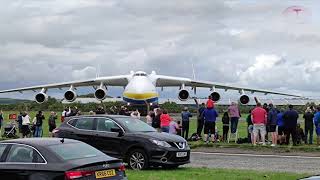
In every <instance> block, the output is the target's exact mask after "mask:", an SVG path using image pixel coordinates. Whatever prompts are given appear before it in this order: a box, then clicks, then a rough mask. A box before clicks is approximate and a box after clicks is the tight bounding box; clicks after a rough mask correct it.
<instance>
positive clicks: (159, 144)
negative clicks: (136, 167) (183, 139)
mask: <svg viewBox="0 0 320 180" xmlns="http://www.w3.org/2000/svg"><path fill="white" fill-rule="evenodd" d="M151 141H152V142H153V144H156V145H158V146H161V147H167V148H169V147H171V145H170V144H169V143H167V142H166V141H159V140H155V139H153V140H151Z"/></svg>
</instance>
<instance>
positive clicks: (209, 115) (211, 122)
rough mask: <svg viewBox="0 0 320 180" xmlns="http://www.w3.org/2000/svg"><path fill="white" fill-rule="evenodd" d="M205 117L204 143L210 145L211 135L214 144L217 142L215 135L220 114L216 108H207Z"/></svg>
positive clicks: (204, 113)
mask: <svg viewBox="0 0 320 180" xmlns="http://www.w3.org/2000/svg"><path fill="white" fill-rule="evenodd" d="M203 117H204V141H205V142H206V144H208V143H209V134H210V135H211V138H212V142H215V138H214V134H215V128H216V127H215V126H216V119H217V117H218V113H217V111H216V110H215V109H214V108H211V109H208V108H206V109H205V110H204V112H203Z"/></svg>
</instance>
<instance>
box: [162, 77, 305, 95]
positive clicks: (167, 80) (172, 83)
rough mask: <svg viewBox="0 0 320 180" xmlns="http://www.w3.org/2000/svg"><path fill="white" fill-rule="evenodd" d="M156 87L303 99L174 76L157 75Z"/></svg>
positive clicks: (279, 93)
mask: <svg viewBox="0 0 320 180" xmlns="http://www.w3.org/2000/svg"><path fill="white" fill-rule="evenodd" d="M156 79H157V80H156V86H157V87H176V86H178V87H180V86H181V85H182V84H184V85H185V86H190V87H193V88H195V87H202V88H216V89H224V90H226V91H227V90H237V91H240V92H241V91H242V90H243V91H246V92H250V93H255V92H258V93H264V94H275V95H284V96H291V97H302V96H299V95H294V94H288V93H282V92H276V91H269V90H262V89H253V88H246V87H238V86H229V85H225V84H219V83H213V82H209V81H197V80H192V79H189V78H180V77H172V76H163V75H157V78H156Z"/></svg>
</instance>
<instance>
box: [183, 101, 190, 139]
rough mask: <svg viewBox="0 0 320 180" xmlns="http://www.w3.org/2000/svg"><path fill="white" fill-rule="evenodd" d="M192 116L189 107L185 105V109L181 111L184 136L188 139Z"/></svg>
mask: <svg viewBox="0 0 320 180" xmlns="http://www.w3.org/2000/svg"><path fill="white" fill-rule="evenodd" d="M190 117H192V114H191V113H190V112H189V110H188V107H184V109H183V111H182V113H181V119H182V137H183V138H184V139H186V140H187V139H188V135H189V124H190ZM184 135H186V136H184Z"/></svg>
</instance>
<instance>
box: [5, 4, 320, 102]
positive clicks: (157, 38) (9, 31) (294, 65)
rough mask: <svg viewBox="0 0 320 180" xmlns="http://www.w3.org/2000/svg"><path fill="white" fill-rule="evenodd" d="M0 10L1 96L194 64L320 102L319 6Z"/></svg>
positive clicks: (209, 76)
mask: <svg viewBox="0 0 320 180" xmlns="http://www.w3.org/2000/svg"><path fill="white" fill-rule="evenodd" d="M0 3H1V4H0V5H1V6H0V22H1V23H0V59H1V65H0V72H1V75H0V89H7V88H17V87H23V86H30V85H38V84H46V83H52V82H60V81H69V80H79V79H88V78H94V77H95V75H96V68H97V67H98V66H99V65H101V76H102V75H105V76H108V75H118V74H128V73H129V71H130V70H144V71H146V72H151V71H152V70H156V71H157V73H158V74H165V75H174V76H182V77H192V75H191V72H192V68H191V64H192V62H193V63H194V64H195V71H196V77H197V79H201V80H209V81H213V82H220V83H227V84H234V85H241V86H248V87H253V88H260V89H270V90H276V91H284V92H291V93H298V94H303V95H312V96H319V93H318V91H319V90H320V85H319V84H320V78H319V77H320V56H319V53H320V52H319V51H320V23H319V22H320V15H319V13H320V11H319V7H320V1H316V0H314V1H308V2H306V1H297V0H295V1H284V0H282V1H278V0H274V1H251V0H250V1H244V0H242V1H218V0H216V1H212V0H201V1H199V0H168V1H165V0H163V1H159V0H155V1H152V0H134V1H132V0H107V1H106V0H87V1H85V0H67V1H66V0H55V1H43V0H28V1H23V0H17V1H15V0H3V1H1V2H0ZM291 6H300V7H301V9H302V10H303V11H300V12H299V13H296V12H294V11H290V10H287V11H286V9H287V8H288V7H291ZM166 92H168V93H162V94H172V93H176V92H177V89H171V90H167V91H166ZM51 93H52V94H51V95H55V96H59V95H60V96H61V94H59V92H58V91H52V92H51ZM61 93H62V92H61ZM110 93H111V94H112V95H120V94H119V89H115V90H111V92H110ZM31 95H33V94H32V93H27V94H26V95H20V94H17V93H14V94H8V95H1V97H18V98H21V97H31Z"/></svg>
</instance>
